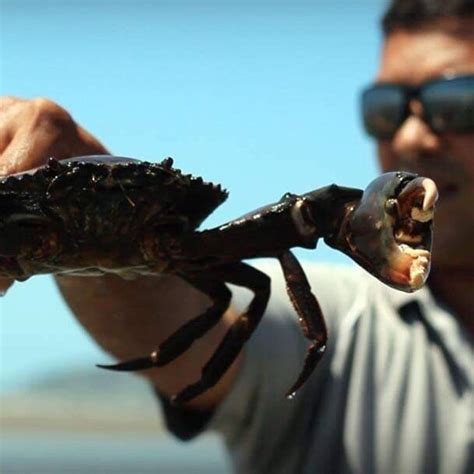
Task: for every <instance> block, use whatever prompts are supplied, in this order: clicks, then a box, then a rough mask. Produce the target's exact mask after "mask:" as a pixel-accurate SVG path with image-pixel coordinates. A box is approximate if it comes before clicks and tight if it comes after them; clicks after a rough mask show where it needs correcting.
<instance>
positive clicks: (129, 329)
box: [0, 0, 474, 473]
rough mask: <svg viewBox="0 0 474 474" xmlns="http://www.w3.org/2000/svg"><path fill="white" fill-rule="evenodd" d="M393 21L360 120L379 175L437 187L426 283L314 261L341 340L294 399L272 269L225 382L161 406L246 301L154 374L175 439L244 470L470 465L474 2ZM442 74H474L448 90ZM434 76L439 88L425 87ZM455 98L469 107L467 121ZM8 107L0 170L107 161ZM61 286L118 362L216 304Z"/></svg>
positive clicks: (101, 286) (48, 111) (90, 143)
mask: <svg viewBox="0 0 474 474" xmlns="http://www.w3.org/2000/svg"><path fill="white" fill-rule="evenodd" d="M384 27H385V42H384V47H383V52H382V60H381V65H380V70H379V74H378V77H377V83H381V82H383V83H393V84H394V85H392V86H390V87H391V88H390V89H387V86H383V87H382V88H380V87H376V88H374V87H372V88H370V89H369V90H368V91H367V92H366V93H365V95H364V98H365V99H364V117H365V120H366V127H367V129H368V131H369V132H370V133H371V134H372V135H374V136H375V137H376V138H377V140H378V141H377V143H378V151H379V160H380V164H381V168H382V170H384V171H388V170H396V169H407V170H410V171H415V172H417V173H419V174H421V175H424V176H429V177H431V178H433V179H434V180H435V181H436V182H437V183H438V185H439V187H440V191H441V197H440V203H439V206H438V211H437V215H436V229H435V247H434V256H433V267H432V274H431V277H430V279H429V289H428V288H425V289H423V290H421V291H419V292H417V293H415V294H412V295H408V294H404V293H400V292H396V291H393V290H390V289H388V288H386V287H384V286H383V285H381V284H380V283H378V282H377V281H375V280H374V279H373V278H372V277H370V276H366V275H365V274H363V273H362V272H361V271H360V270H358V269H356V270H353V269H343V268H342V269H341V268H334V267H327V268H326V267H324V266H323V267H321V268H319V267H318V268H314V266H307V273H308V277H309V279H310V281H311V282H312V286H313V289H314V291H315V292H316V293H317V295H318V299H319V300H320V302H321V305H322V309H323V312H324V313H325V314H326V317H327V318H328V324H329V329H330V335H331V336H330V343H329V347H328V350H327V353H326V355H325V357H324V358H323V360H322V362H321V363H320V365H319V366H318V368H317V370H316V371H315V373H314V374H313V376H312V377H311V378H310V380H309V381H308V382H307V384H306V385H305V386H304V387H303V388H302V389H301V391H300V392H299V393H298V395H297V397H295V399H294V400H292V401H288V400H285V399H284V397H283V394H284V393H285V391H286V389H287V388H288V387H289V386H290V384H291V382H292V381H293V378H294V376H295V374H297V373H298V371H299V369H300V366H301V362H302V359H303V356H304V352H305V349H306V341H305V340H304V338H302V337H301V334H300V332H299V329H298V327H297V323H296V321H295V316H294V313H293V310H292V308H291V307H290V304H289V303H288V301H287V297H286V294H285V291H284V288H283V282H282V281H281V277H280V276H279V272H278V269H275V267H274V266H273V265H271V264H270V265H268V266H267V267H263V270H264V271H266V272H267V273H269V274H270V275H271V276H272V285H273V287H272V299H271V301H270V304H269V307H268V310H267V315H266V316H265V317H264V318H263V322H262V324H261V327H260V328H259V329H258V330H257V332H256V333H255V335H254V336H253V337H252V339H251V340H250V341H249V343H248V344H247V346H246V348H245V350H244V351H243V352H242V353H241V354H240V356H239V358H238V359H237V360H236V362H235V363H234V364H233V365H232V367H231V368H230V369H229V370H228V371H227V373H226V374H225V375H224V377H223V378H222V380H221V381H220V382H219V383H218V384H217V385H216V386H214V387H213V388H212V389H211V390H209V391H208V392H206V393H204V394H203V395H201V396H199V397H198V398H196V399H194V400H192V401H191V402H189V403H188V404H187V405H186V406H185V407H181V408H175V407H172V406H171V405H170V404H169V403H168V402H167V397H169V396H171V395H173V394H175V393H177V392H178V391H179V390H180V389H182V388H183V387H184V386H185V385H187V384H189V383H190V382H194V381H195V380H196V379H198V378H199V373H200V369H201V367H202V366H203V365H204V364H205V362H206V361H207V360H208V359H209V357H210V356H211V354H212V353H213V351H214V349H215V348H216V346H217V344H218V343H219V341H220V340H221V339H222V337H223V334H224V333H225V331H226V329H227V328H228V327H229V325H230V324H231V322H232V320H233V319H234V318H235V315H236V313H237V311H238V310H237V309H236V308H239V307H240V306H242V296H241V295H240V294H237V298H236V301H235V304H234V305H233V306H232V309H231V310H229V311H228V312H227V313H226V315H225V317H224V319H223V320H222V322H221V323H220V324H218V325H217V327H216V328H215V329H213V330H212V331H211V332H210V333H208V334H207V335H206V336H204V337H203V338H202V339H200V340H199V341H197V342H196V343H195V344H194V345H193V346H192V347H191V348H190V349H189V350H188V351H187V352H186V353H184V354H183V355H182V356H181V357H180V358H178V359H177V360H176V361H173V362H172V363H170V364H169V365H168V366H165V367H163V368H160V369H151V370H148V371H146V372H145V373H144V375H145V376H146V377H148V379H149V380H150V381H151V382H152V383H153V385H154V386H155V387H156V390H157V392H158V393H159V394H160V397H161V398H162V401H163V406H164V410H165V414H166V417H167V421H168V424H169V427H170V429H171V430H172V431H174V432H175V433H176V434H177V435H178V436H180V437H181V438H184V439H186V438H190V437H192V436H193V435H195V434H197V433H198V432H200V431H201V430H203V429H204V427H205V426H208V427H209V428H210V429H211V428H212V429H217V430H219V431H220V432H221V433H223V435H224V436H225V440H226V443H227V444H228V446H229V448H230V450H231V455H232V457H233V460H234V462H235V465H236V466H237V468H238V470H239V471H241V472H262V473H280V472H281V473H296V472H363V473H369V472H446V473H458V472H472V470H473V468H474V462H473V461H474V459H473V452H472V451H473V447H474V444H473V443H474V441H473V425H472V416H473V412H472V409H473V379H474V375H473V369H472V362H473V360H472V346H471V345H472V337H473V335H474V324H473V320H474V318H473V309H472V308H473V307H474V297H473V292H472V289H473V287H474V246H473V245H472V243H471V242H472V241H471V239H472V232H473V231H474V206H473V205H472V204H473V203H474V159H473V156H472V155H473V151H472V150H473V149H474V124H473V105H472V101H473V98H472V96H473V94H474V84H473V82H474V79H473V78H474V4H473V3H472V1H471V0H464V1H461V0H459V1H443V0H431V1H428V0H425V1H421V0H420V1H416V0H414V1H405V0H398V1H394V3H393V5H392V6H391V8H390V9H389V11H388V13H387V15H386V17H385V20H384ZM447 75H449V76H456V77H457V76H461V75H462V76H466V77H465V78H462V79H459V78H457V79H455V80H454V82H450V81H438V80H439V79H441V78H444V77H445V76H447ZM435 79H436V83H432V84H434V85H435V87H423V85H424V84H425V83H426V82H427V81H431V80H435ZM407 85H409V86H422V89H421V93H418V94H417V93H414V92H411V93H410V94H407V93H405V92H406V91H405V89H404V88H400V87H398V86H407ZM387 92H389V94H388V95H387ZM394 97H395V99H394ZM460 97H468V100H470V101H471V102H470V104H471V105H470V108H469V109H468V110H467V112H466V111H465V110H464V109H463V107H462V105H460V103H461V104H463V102H462V100H461V99H460ZM1 109H2V114H1V120H0V153H1V160H0V167H1V168H0V169H1V171H2V172H3V174H8V173H12V172H17V171H20V170H23V169H27V168H31V167H34V166H37V165H39V164H41V163H43V161H44V159H45V157H48V156H51V155H54V156H56V157H60V158H63V157H64V158H65V157H68V156H74V155H84V154H96V153H105V152H106V149H105V148H104V147H103V146H102V145H101V144H100V143H99V142H98V141H97V140H96V139H95V138H94V137H93V136H91V135H90V134H89V133H88V132H86V131H85V130H83V129H82V128H81V127H79V126H78V125H77V124H76V123H75V122H74V121H73V120H72V118H71V117H70V116H69V114H68V113H67V112H66V111H64V110H63V109H62V108H61V107H59V106H58V105H56V104H54V103H52V102H50V101H47V100H43V99H37V100H33V101H22V100H18V99H12V98H9V99H4V100H3V103H2V104H1ZM469 114H470V115H469ZM57 282H58V285H59V287H60V289H61V291H62V293H63V295H64V297H65V298H66V300H67V302H68V304H69V305H70V307H71V309H72V311H73V312H74V314H75V315H76V317H77V318H78V319H79V321H80V322H81V323H82V324H83V325H84V327H85V328H86V329H87V330H88V331H89V332H90V334H91V335H92V336H93V337H94V338H95V339H96V340H97V342H98V343H99V344H100V345H101V346H102V347H104V348H105V349H106V350H107V351H109V352H110V353H112V354H114V355H115V356H116V357H117V358H118V359H120V360H126V359H130V358H135V357H137V356H139V355H144V354H146V353H147V352H149V350H150V348H153V347H156V345H157V342H159V341H157V340H156V339H157V337H160V338H162V339H164V338H166V336H167V335H169V334H171V333H172V332H173V331H174V330H176V329H177V328H178V327H180V326H181V325H182V324H183V322H185V321H187V320H189V319H190V318H191V317H193V316H195V315H196V314H199V313H201V312H202V311H203V310H204V309H205V308H206V307H207V305H208V301H207V300H206V299H205V298H204V297H203V296H202V295H201V294H200V293H198V292H197V291H196V290H193V289H192V288H190V287H189V286H187V285H186V284H185V283H183V282H182V281H180V280H178V279H176V278H173V277H166V278H141V279H138V280H136V281H133V282H130V281H127V282H125V281H122V280H120V279H118V278H116V277H113V276H106V277H103V278H74V277H58V278H57ZM9 283H10V282H7V281H3V282H2V285H3V287H4V288H7V287H8V285H9ZM239 309H240V308H239ZM170 314H172V315H173V317H172V318H171V317H169V315H170ZM111 316H113V317H112V318H111ZM111 321H113V324H111Z"/></svg>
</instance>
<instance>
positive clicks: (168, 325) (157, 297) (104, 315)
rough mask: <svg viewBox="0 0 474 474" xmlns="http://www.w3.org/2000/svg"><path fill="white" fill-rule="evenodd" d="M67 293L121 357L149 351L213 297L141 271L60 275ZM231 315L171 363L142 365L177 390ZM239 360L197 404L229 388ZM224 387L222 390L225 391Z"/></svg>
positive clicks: (82, 318) (163, 386)
mask: <svg viewBox="0 0 474 474" xmlns="http://www.w3.org/2000/svg"><path fill="white" fill-rule="evenodd" d="M56 281H57V283H58V285H59V288H60V290H61V293H62V295H63V296H64V298H65V300H66V302H67V303H68V305H69V306H70V308H71V310H72V311H73V312H74V314H75V316H76V318H77V319H78V320H79V322H80V323H81V324H82V325H83V326H84V328H85V329H86V330H87V331H88V332H89V333H90V334H91V336H92V337H93V338H94V339H95V340H96V341H97V343H98V344H99V345H100V346H101V347H103V348H104V349H105V350H106V351H107V352H109V353H110V354H112V355H113V356H115V357H116V358H117V359H120V360H127V359H133V358H137V357H142V356H145V355H147V354H150V353H151V352H152V351H154V350H156V349H157V348H158V346H159V344H160V343H161V342H162V341H163V340H164V339H166V337H168V336H169V335H170V334H172V333H173V332H174V331H175V330H176V329H178V328H179V327H180V326H181V325H182V324H184V323H185V322H186V321H188V320H189V319H191V318H193V317H195V316H197V315H198V314H200V313H201V312H202V311H203V310H205V309H206V308H207V307H208V306H209V304H210V301H209V300H208V299H207V297H205V296H204V295H202V294H201V293H200V292H198V291H197V290H195V289H194V288H192V287H190V286H189V285H188V284H187V283H185V282H184V281H183V280H181V279H179V278H178V277H174V276H163V277H162V276H157V277H140V278H137V279H136V280H131V281H130V280H124V279H122V278H119V277H116V276H113V275H106V276H103V277H65V276H61V277H57V278H56ZM231 318H232V316H231V314H230V312H229V313H228V314H226V315H225V317H223V319H222V321H221V322H220V323H219V324H218V325H217V326H216V328H214V329H213V330H211V331H210V332H209V333H207V334H206V335H204V336H203V337H202V338H200V339H199V340H197V341H196V342H195V343H194V344H193V345H192V347H191V348H190V349H189V350H188V351H186V352H185V353H184V354H182V355H181V356H180V357H178V358H177V359H176V360H175V361H173V362H171V363H170V364H168V365H166V366H164V367H162V368H159V369H150V370H146V371H143V372H142V374H143V375H145V376H146V377H147V378H148V379H150V380H151V382H152V383H153V384H154V385H155V386H156V387H157V388H158V389H159V390H160V391H161V392H162V393H163V394H165V395H172V394H174V393H177V392H178V391H179V390H180V389H182V388H183V387H184V386H185V385H187V384H189V383H192V382H194V381H195V380H197V379H198V378H199V374H200V370H201V368H202V367H203V366H204V365H205V363H206V362H207V360H208V359H209V357H210V356H211V355H212V353H213V351H214V350H215V348H216V347H217V345H218V343H219V342H220V340H221V339H222V337H223V335H224V333H225V331H226V329H227V328H228V326H229V323H230V319H231ZM237 365H238V364H234V367H233V368H232V369H231V370H229V372H228V374H227V375H226V377H224V380H223V384H222V385H220V384H219V386H218V387H216V388H214V390H211V391H210V392H209V393H208V394H207V395H206V394H204V395H203V396H202V398H201V397H199V398H197V399H196V403H194V404H193V406H196V407H209V406H213V405H215V403H216V402H218V401H220V399H221V398H222V396H223V394H224V393H225V392H226V391H227V388H228V385H229V381H230V380H231V379H232V378H233V375H234V374H235V371H236V368H237ZM221 392H222V393H221Z"/></svg>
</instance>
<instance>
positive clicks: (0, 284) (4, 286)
mask: <svg viewBox="0 0 474 474" xmlns="http://www.w3.org/2000/svg"><path fill="white" fill-rule="evenodd" d="M13 283H15V280H12V279H11V278H3V277H0V296H3V295H5V293H6V292H7V290H8V288H10V286H12V285H13Z"/></svg>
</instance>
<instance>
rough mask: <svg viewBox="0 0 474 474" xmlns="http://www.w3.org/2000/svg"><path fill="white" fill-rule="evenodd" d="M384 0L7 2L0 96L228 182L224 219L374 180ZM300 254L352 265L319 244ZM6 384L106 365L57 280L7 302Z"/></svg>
mask: <svg viewBox="0 0 474 474" xmlns="http://www.w3.org/2000/svg"><path fill="white" fill-rule="evenodd" d="M383 6H384V2H383V1H382V0H359V1H352V0H332V1H331V0H319V1H318V0H314V1H312V2H310V1H302V0H293V1H291V0H280V1H279V0H275V1H270V0H267V1H264V0H254V1H244V0H241V1H237V0H234V1H225V0H221V1H217V0H215V1H199V0H194V1H191V0H187V1H185V0H174V1H159V0H157V1H151V0H148V1H134V2H132V1H113V0H107V1H72V0H69V1H33V0H30V1H26V0H2V10H1V16H2V17H1V33H0V35H1V36H0V41H1V43H0V44H1V46H0V47H1V61H2V62H1V65H0V67H1V70H0V90H1V93H2V94H9V95H16V96H21V97H35V96H46V97H49V98H51V99H54V100H55V101H57V102H59V103H60V104H62V105H63V106H64V107H65V108H66V109H68V110H69V112H70V113H71V114H72V115H73V116H74V118H75V119H76V120H77V121H78V122H79V123H81V124H82V125H83V126H84V127H86V128H87V129H88V130H90V131H91V132H92V133H94V134H95V135H96V136H97V137H98V138H99V139H101V140H102V141H103V143H104V144H105V145H106V146H107V147H108V148H109V149H110V150H111V151H112V152H113V153H115V154H117V155H124V156H133V157H137V158H142V159H147V160H151V161H159V160H161V159H162V158H164V157H166V156H172V157H174V159H175V164H176V166H177V167H180V168H182V169H183V170H186V171H188V172H192V173H194V174H200V175H202V176H203V177H205V178H206V179H207V180H211V181H215V182H220V183H222V184H223V185H224V186H225V187H226V188H227V189H228V190H229V191H230V197H229V199H228V201H227V202H226V203H224V204H223V205H222V206H221V207H220V208H219V209H218V210H217V211H216V212H215V213H214V214H213V215H212V216H211V217H210V218H209V219H208V220H207V221H206V223H205V225H204V226H205V227H207V226H212V225H217V224H219V223H222V222H224V221H225V220H227V219H230V218H233V217H237V216H238V215H241V214H244V213H245V212H247V211H249V210H251V209H253V208H257V207H259V206H261V205H263V204H266V203H269V202H272V201H275V200H278V199H279V198H280V197H281V196H282V195H283V194H284V193H285V192H287V191H291V192H295V193H301V192H306V191H309V190H311V189H314V188H318V187H321V186H324V185H326V184H330V183H332V182H336V183H339V184H343V185H347V186H357V187H364V186H365V185H366V184H367V183H368V181H369V180H370V179H372V178H373V177H374V176H375V174H376V172H377V168H376V165H375V162H374V150H373V145H372V143H371V142H370V141H369V140H368V139H367V138H366V137H365V136H364V134H363V132H362V131H361V129H360V121H359V116H358V110H357V105H358V93H359V91H360V89H361V87H363V86H364V85H365V84H366V83H367V82H369V81H370V80H372V78H373V76H374V74H375V72H376V68H377V56H378V51H379V47H380V39H381V38H380V34H379V31H378V24H377V22H378V18H379V16H380V13H381V11H382V9H383ZM297 254H298V256H299V257H301V258H303V259H311V260H325V261H337V262H340V261H345V259H344V258H343V257H342V256H340V255H337V254H336V253H335V252H334V251H332V250H329V249H326V248H324V246H323V245H321V247H320V248H319V249H318V250H316V251H314V252H308V251H298V252H297ZM0 318H1V319H0V325H1V329H0V333H1V360H0V362H1V371H0V387H1V390H3V391H7V390H10V389H15V388H19V387H21V386H22V385H24V384H25V383H27V382H28V381H29V380H32V379H33V380H34V379H37V378H40V377H41V376H43V375H44V374H46V373H48V371H54V370H67V368H68V367H71V366H72V367H76V366H78V365H84V364H90V365H91V370H94V369H93V364H94V363H95V362H101V361H104V360H106V356H105V355H104V354H103V353H102V352H101V351H100V350H99V349H98V348H96V346H95V345H94V343H93V342H92V341H91V340H90V339H89V337H88V336H87V334H85V333H84V332H83V331H82V329H81V328H80V327H79V325H78V324H77V323H76V322H75V321H74V319H73V318H72V317H71V316H70V314H69V312H68V310H67V307H66V306H65V304H64V303H63V302H62V301H61V299H60V297H59V295H58V292H57V290H56V288H55V286H54V283H53V282H52V279H51V278H50V277H35V278H32V279H30V280H29V281H27V282H25V283H21V284H16V285H15V287H14V288H13V289H12V290H11V291H10V292H9V294H8V295H7V296H6V297H5V298H3V300H2V301H0Z"/></svg>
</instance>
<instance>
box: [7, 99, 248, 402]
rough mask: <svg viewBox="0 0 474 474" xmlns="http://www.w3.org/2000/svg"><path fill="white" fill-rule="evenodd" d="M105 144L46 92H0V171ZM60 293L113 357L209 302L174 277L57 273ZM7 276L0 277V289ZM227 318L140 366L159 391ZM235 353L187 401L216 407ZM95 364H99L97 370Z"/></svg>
mask: <svg viewBox="0 0 474 474" xmlns="http://www.w3.org/2000/svg"><path fill="white" fill-rule="evenodd" d="M106 153H108V152H107V150H106V148H105V147H104V146H103V145H102V144H101V143H100V142H99V141H98V140H97V139H96V138H95V137H93V136H92V135H91V134H90V133H88V132H87V131H86V130H84V129H83V128H81V127H80V126H79V125H77V124H76V123H75V122H74V120H73V119H72V117H71V116H70V115H69V113H68V112H67V111H65V110H64V109H63V108H61V107H60V106H58V105H57V104H55V103H53V102H51V101H49V100H46V99H33V100H22V99H17V98H13V97H7V98H0V175H7V174H11V173H17V172H20V171H24V170H27V169H31V168H34V167H36V166H41V165H42V164H44V163H45V162H46V161H47V159H48V158H49V157H51V156H53V157H55V158H57V159H64V158H68V157H71V156H80V155H90V154H106ZM56 281H57V283H58V285H59V288H60V290H61V293H62V294H63V296H64V298H65V300H66V302H67V303H68V305H69V306H70V308H71V310H72V311H73V313H74V315H75V316H76V318H77V319H78V320H79V322H80V323H81V324H82V325H83V326H84V328H85V329H86V330H87V331H88V332H89V334H90V335H91V336H92V337H93V338H94V339H95V340H96V341H97V343H98V344H99V345H101V346H102V347H103V348H104V349H105V350H106V351H107V352H109V353H111V354H112V355H113V356H115V357H117V358H118V359H120V360H126V359H130V358H136V357H141V356H144V355H147V354H149V353H151V352H152V351H153V350H155V349H156V348H157V347H158V345H159V344H160V342H161V341H163V340H164V339H165V338H166V337H167V336H169V335H170V334H172V333H173V332H174V331H175V330H176V329H178V328H179V327H180V326H181V325H182V324H184V323H185V322H186V321H188V320H189V319H191V318H193V317H195V316H197V315H199V314H200V313H201V312H202V311H203V310H204V309H206V308H207V306H209V304H210V302H209V300H208V299H207V297H205V296H204V295H203V294H201V293H200V292H198V291H197V290H195V289H194V288H192V287H190V286H189V285H188V284H187V283H185V282H184V281H182V280H181V279H179V278H177V277H172V276H157V277H142V278H138V279H136V280H132V281H130V280H127V281H126V280H123V279H121V278H119V277H116V276H113V275H107V276H103V277H71V276H70V277H65V276H62V277H57V278H56ZM11 284H12V281H10V280H6V279H0V291H1V290H6V289H7V288H8V287H9V286H10V285H11ZM232 319H233V315H232V311H231V310H229V311H228V312H227V313H226V315H225V316H224V317H223V318H222V320H221V321H220V323H219V324H218V325H217V326H216V327H215V328H214V329H213V330H211V331H210V332H209V333H208V334H206V335H205V336H204V337H202V338H201V339H200V340H198V341H196V343H195V344H193V346H192V347H191V348H190V349H189V350H188V351H186V352H185V353H184V354H183V355H181V356H180V357H179V358H178V359H177V360H176V361H173V362H171V363H170V364H168V365H167V366H165V367H162V368H159V369H158V368H157V369H150V370H147V371H143V372H142V374H143V375H144V376H146V377H147V378H148V379H149V380H150V381H151V382H152V383H153V385H154V386H155V387H156V388H157V389H158V390H159V391H160V392H161V393H162V394H163V395H173V394H175V393H177V392H179V390H180V389H182V388H184V387H185V386H186V385H188V384H190V383H193V382H195V381H196V380H197V379H198V378H199V376H200V369H201V368H202V367H203V366H204V365H205V363H206V362H207V360H208V359H209V358H210V356H211V355H212V353H213V352H214V349H215V348H216V347H217V345H218V343H219V342H220V341H221V339H222V337H223V335H224V333H225V331H226V329H227V328H228V327H229V325H230V323H231V321H232ZM239 365H240V358H238V359H237V361H236V362H235V363H234V364H233V366H232V367H231V368H230V369H229V370H228V371H227V373H226V374H225V376H224V377H223V378H222V379H221V381H220V382H219V383H218V384H217V385H216V386H215V387H213V388H212V389H211V390H209V391H207V392H206V393H204V394H202V395H201V396H200V397H197V398H196V399H194V400H192V401H191V402H189V404H188V406H190V407H193V408H197V409H209V408H212V407H215V406H216V405H217V404H218V403H219V402H220V401H221V400H222V399H223V398H224V396H225V395H226V393H227V392H228V390H229V388H230V385H231V383H232V381H233V380H234V378H235V375H236V373H237V370H238V367H239ZM98 370H99V369H98Z"/></svg>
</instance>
